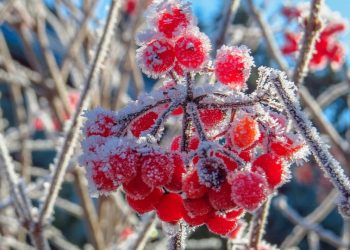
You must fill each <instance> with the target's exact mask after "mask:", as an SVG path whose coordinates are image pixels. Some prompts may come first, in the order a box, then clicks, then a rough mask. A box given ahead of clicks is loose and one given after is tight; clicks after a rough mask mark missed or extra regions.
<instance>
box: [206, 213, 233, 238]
mask: <svg viewBox="0 0 350 250" xmlns="http://www.w3.org/2000/svg"><path fill="white" fill-rule="evenodd" d="M206 225H207V227H208V229H209V230H210V231H212V232H213V233H216V234H219V235H222V236H226V234H228V233H230V232H231V231H233V230H234V229H236V227H237V221H235V220H228V219H226V218H224V217H223V216H220V215H218V214H216V213H212V214H211V216H210V217H209V219H208V220H207V222H206Z"/></svg>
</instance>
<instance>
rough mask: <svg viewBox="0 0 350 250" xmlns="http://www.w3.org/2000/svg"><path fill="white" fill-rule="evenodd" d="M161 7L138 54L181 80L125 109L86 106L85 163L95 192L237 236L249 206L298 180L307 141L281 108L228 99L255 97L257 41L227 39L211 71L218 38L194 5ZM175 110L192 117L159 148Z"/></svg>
mask: <svg viewBox="0 0 350 250" xmlns="http://www.w3.org/2000/svg"><path fill="white" fill-rule="evenodd" d="M151 9H152V10H151V11H155V12H156V13H157V15H155V16H156V19H152V22H153V23H154V24H155V25H154V27H155V28H154V30H153V31H152V30H151V31H149V32H150V34H151V36H149V37H148V38H147V39H146V40H144V42H143V43H141V48H140V49H139V50H138V55H137V57H138V61H139V62H140V65H141V68H142V70H143V71H144V72H145V73H147V74H149V75H151V76H154V77H156V76H164V75H167V74H168V75H169V76H170V77H171V80H170V81H168V82H166V83H165V84H164V86H162V87H161V88H160V89H158V90H154V91H153V92H151V93H150V94H145V95H143V96H140V97H139V100H137V101H135V102H133V103H130V104H129V105H127V106H126V107H125V108H124V109H122V110H120V111H119V112H112V111H106V110H103V109H102V108H97V109H95V110H92V111H88V112H86V118H87V121H86V123H85V127H84V130H83V131H84V136H85V137H86V139H85V140H84V141H83V143H82V146H83V155H82V157H81V163H82V165H84V166H86V167H87V168H86V169H87V172H88V178H89V182H90V184H91V188H92V189H93V191H95V192H97V193H103V194H108V193H109V192H112V191H115V190H116V189H117V188H118V187H120V186H122V188H123V190H124V192H125V194H126V200H127V202H128V204H129V205H130V207H132V208H133V209H134V210H135V211H136V212H138V213H140V214H143V213H146V212H150V211H156V213H157V215H158V217H159V218H160V219H161V220H162V221H165V222H168V223H177V222H178V221H179V220H183V221H184V222H186V223H187V224H188V225H190V226H198V225H202V224H206V226H207V227H208V228H209V230H211V231H212V232H214V233H217V234H219V235H224V236H228V237H234V236H235V235H236V234H237V232H238V231H239V230H238V229H239V224H240V223H239V219H240V218H241V217H242V216H243V215H244V214H245V212H247V211H248V212H252V211H254V210H256V209H257V208H259V207H260V206H261V205H262V204H263V203H264V202H265V201H266V199H267V198H268V196H269V195H270V194H272V193H274V192H275V190H276V189H277V188H278V187H279V186H280V185H282V184H283V183H284V182H285V181H286V180H287V179H288V176H289V170H288V169H289V165H290V164H291V163H292V162H293V161H294V160H295V159H298V158H302V157H303V156H304V149H305V147H304V142H303V140H302V139H301V138H300V137H299V136H298V135H296V134H294V133H293V132H290V131H289V129H288V120H287V118H286V117H285V115H283V114H282V113H281V112H277V110H276V112H274V111H272V110H271V109H269V108H268V107H266V106H264V105H261V104H259V103H256V104H255V105H254V106H253V107H252V106H244V107H235V106H234V105H233V106H225V105H224V104H227V103H228V102H230V101H231V102H232V100H241V99H242V100H243V99H244V98H247V97H248V95H246V94H244V93H243V92H242V90H243V89H244V87H245V83H246V81H247V78H248V77H249V74H250V70H251V67H252V65H253V64H254V62H253V59H252V57H251V56H250V55H249V51H248V49H247V48H245V47H244V46H241V47H227V46H223V47H222V48H221V49H220V50H218V52H217V57H216V61H215V64H214V65H215V66H214V69H213V70H208V68H209V66H210V62H209V54H208V53H209V42H208V38H207V37H206V36H205V35H204V34H203V33H200V32H199V31H198V29H196V28H195V27H194V20H193V18H192V16H191V14H190V12H189V10H188V4H187V3H184V2H183V1H168V2H164V1H163V2H161V3H160V4H156V5H153V6H151ZM179 69H181V71H179ZM181 72H183V73H186V74H182V73H181ZM194 72H199V73H208V74H213V73H214V74H215V76H216V78H217V80H218V82H219V84H214V85H210V84H207V86H193V84H194V83H191V82H193V81H194V78H193V73H194ZM220 83H221V84H220ZM189 89H190V90H189ZM220 90H221V91H222V90H224V91H222V92H223V93H218V91H220ZM189 92H191V94H190V95H189ZM179 115H181V117H182V119H181V118H180V117H179ZM169 117H173V118H174V119H180V121H182V124H183V126H182V131H181V133H180V135H177V136H175V137H174V138H173V139H172V140H171V144H170V145H169V146H168V147H164V146H159V143H160V140H161V134H162V132H163V130H162V128H163V127H164V126H165V122H166V121H168V120H169V119H168V118H169ZM186 117H187V118H186ZM188 119H189V120H190V122H188V121H187V120H188Z"/></svg>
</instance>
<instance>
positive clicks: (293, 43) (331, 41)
mask: <svg viewBox="0 0 350 250" xmlns="http://www.w3.org/2000/svg"><path fill="white" fill-rule="evenodd" d="M282 14H283V15H284V16H285V17H286V18H287V19H288V20H289V21H292V20H298V21H299V24H300V25H301V26H302V27H306V25H307V20H308V15H309V6H308V5H304V4H301V5H299V6H284V7H283V9H282ZM321 17H322V19H323V21H324V24H323V26H324V27H323V29H322V32H321V34H320V37H319V38H318V40H317V41H316V44H315V53H314V54H313V57H312V58H311V61H310V68H311V69H313V70H320V69H324V68H325V67H326V66H327V63H330V65H331V66H332V68H334V69H338V68H340V67H341V65H343V62H344V54H345V49H344V46H343V44H341V43H340V42H339V40H338V35H339V34H340V33H342V32H344V31H345V30H346V27H347V22H346V20H345V19H343V18H342V17H341V16H340V15H339V13H338V12H334V11H331V10H330V9H328V8H327V7H325V8H323V9H322V12H321ZM284 36H285V41H286V43H285V44H284V45H283V47H282V52H283V53H284V54H285V55H293V54H295V53H296V52H298V51H299V49H300V48H299V46H300V44H301V39H302V33H299V32H293V31H287V32H285V33H284Z"/></svg>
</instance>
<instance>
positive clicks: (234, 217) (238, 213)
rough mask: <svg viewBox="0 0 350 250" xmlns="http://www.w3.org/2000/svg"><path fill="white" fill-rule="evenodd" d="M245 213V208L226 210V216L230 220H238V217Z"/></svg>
mask: <svg viewBox="0 0 350 250" xmlns="http://www.w3.org/2000/svg"><path fill="white" fill-rule="evenodd" d="M243 214H244V209H243V208H238V209H235V210H232V211H230V212H226V214H225V216H226V219H228V220H237V218H239V217H241V216H242V215H243Z"/></svg>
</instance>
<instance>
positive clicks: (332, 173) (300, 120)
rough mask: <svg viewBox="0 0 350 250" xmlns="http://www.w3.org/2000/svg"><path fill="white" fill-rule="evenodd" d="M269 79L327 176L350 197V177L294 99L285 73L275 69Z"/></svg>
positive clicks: (343, 193)
mask: <svg viewBox="0 0 350 250" xmlns="http://www.w3.org/2000/svg"><path fill="white" fill-rule="evenodd" d="M269 80H270V82H271V84H272V85H273V86H274V87H275V90H276V92H277V93H278V95H279V97H280V100H281V102H282V103H284V105H285V107H286V109H287V112H288V116H289V117H290V118H291V119H292V120H293V121H294V124H295V126H296V128H297V130H298V131H299V133H300V134H302V135H303V137H304V139H305V140H306V143H307V144H308V146H309V148H310V150H311V152H312V154H313V156H314V157H315V159H316V161H317V163H318V164H319V166H320V167H321V168H322V169H323V170H324V172H325V174H326V176H327V177H328V178H330V181H331V182H332V183H333V185H334V186H335V187H336V188H337V189H338V191H339V192H340V193H341V195H342V196H343V197H344V199H349V197H350V181H349V179H348V177H347V176H346V175H345V173H344V171H343V169H342V168H341V166H340V165H339V163H338V162H337V161H336V160H335V159H334V157H333V156H332V155H331V154H330V153H329V151H328V149H327V147H326V145H325V144H324V142H323V141H322V140H321V137H320V136H319V134H318V132H317V130H316V128H315V127H313V125H312V124H311V122H310V121H309V120H308V119H307V118H306V116H305V114H304V113H303V112H302V111H301V108H300V105H299V103H298V102H295V101H293V98H292V97H291V96H290V95H291V92H290V91H289V88H288V85H289V83H286V84H287V86H285V85H284V84H285V82H286V79H285V75H284V74H281V72H280V71H277V70H275V71H273V72H272V75H271V76H270V79H269Z"/></svg>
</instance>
